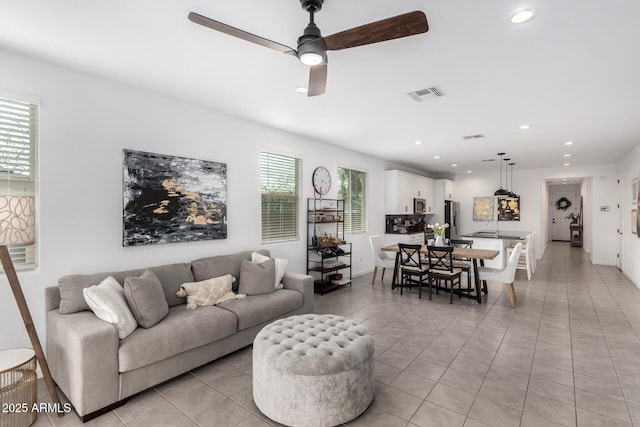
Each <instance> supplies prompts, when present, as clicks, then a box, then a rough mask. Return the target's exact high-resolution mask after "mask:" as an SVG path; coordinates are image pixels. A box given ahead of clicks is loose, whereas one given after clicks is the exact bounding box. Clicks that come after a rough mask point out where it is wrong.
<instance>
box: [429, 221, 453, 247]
mask: <svg viewBox="0 0 640 427" xmlns="http://www.w3.org/2000/svg"><path fill="white" fill-rule="evenodd" d="M427 228H428V229H431V230H433V232H434V233H435V234H436V241H435V243H434V245H435V246H443V245H444V241H443V240H442V238H443V237H444V231H445V230H446V229H447V228H449V224H447V223H446V222H445V223H444V224H442V225H440V224H439V223H437V222H436V223H435V224H427Z"/></svg>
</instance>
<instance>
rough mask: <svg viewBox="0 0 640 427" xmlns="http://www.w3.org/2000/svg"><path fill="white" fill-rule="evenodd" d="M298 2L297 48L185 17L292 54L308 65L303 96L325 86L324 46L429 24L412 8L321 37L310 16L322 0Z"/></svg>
mask: <svg viewBox="0 0 640 427" xmlns="http://www.w3.org/2000/svg"><path fill="white" fill-rule="evenodd" d="M300 4H301V5H302V8H303V9H304V10H305V11H307V12H308V13H309V24H307V26H306V28H305V29H304V32H303V34H302V35H301V36H300V37H299V38H298V41H297V49H293V48H290V47H288V46H286V45H283V44H280V43H278V42H274V41H272V40H269V39H265V38H264V37H260V36H257V35H255V34H251V33H249V32H247V31H244V30H241V29H239V28H235V27H232V26H230V25H227V24H224V23H222V22H219V21H215V20H213V19H211V18H207V17H206V16H203V15H200V14H197V13H195V12H191V13H189V20H190V21H192V22H194V23H196V24H199V25H202V26H205V27H207V28H211V29H213V30H216V31H220V32H222V33H225V34H227V35H230V36H233V37H237V38H239V39H242V40H245V41H248V42H251V43H255V44H258V45H260V46H264V47H268V48H270V49H273V50H276V51H278V52H281V53H285V54H287V55H295V56H296V57H297V58H298V59H299V60H300V62H302V63H303V64H305V65H309V66H310V69H309V86H308V91H307V96H317V95H322V94H323V93H324V92H325V90H326V85H327V51H328V50H341V49H348V48H352V47H356V46H363V45H367V44H373V43H380V42H383V41H387V40H393V39H399V38H403V37H409V36H414V35H417V34H422V33H426V32H427V31H429V24H428V23H427V17H426V15H425V14H424V12H422V11H414V12H409V13H405V14H402V15H398V16H393V17H391V18H387V19H382V20H380V21H376V22H371V23H369V24H365V25H361V26H359V27H354V28H351V29H349V30H345V31H341V32H339V33H336V34H333V35H330V36H327V37H322V33H321V31H320V28H318V26H317V25H316V24H315V22H314V16H315V13H316V12H318V11H320V10H321V9H322V5H323V4H324V0H300Z"/></svg>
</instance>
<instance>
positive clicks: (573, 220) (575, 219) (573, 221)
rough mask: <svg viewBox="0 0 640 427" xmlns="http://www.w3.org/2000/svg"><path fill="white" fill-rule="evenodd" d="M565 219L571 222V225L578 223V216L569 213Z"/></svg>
mask: <svg viewBox="0 0 640 427" xmlns="http://www.w3.org/2000/svg"><path fill="white" fill-rule="evenodd" d="M565 218H567V219H570V220H571V224H578V223H579V222H580V214H576V213H574V212H571V213H570V214H569V215H567V216H565Z"/></svg>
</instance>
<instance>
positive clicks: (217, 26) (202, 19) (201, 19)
mask: <svg viewBox="0 0 640 427" xmlns="http://www.w3.org/2000/svg"><path fill="white" fill-rule="evenodd" d="M189 20H190V21H192V22H195V23H196V24H200V25H203V26H205V27H207V28H211V29H213V30H216V31H220V32H222V33H225V34H228V35H230V36H234V37H237V38H239V39H242V40H246V41H248V42H251V43H255V44H259V45H260V46H264V47H268V48H269V49H274V50H277V51H278V52H282V53H287V54H290V55H294V56H295V54H296V51H295V49H292V48H290V47H289V46H285V45H283V44H280V43H278V42H274V41H272V40H269V39H265V38H264V37H260V36H256V35H255V34H251V33H249V32H246V31H243V30H240V29H238V28H236V27H232V26H231V25H227V24H224V23H222V22H218V21H215V20H213V19H211V18H207V17H206V16H202V15H199V14H197V13H195V12H190V13H189Z"/></svg>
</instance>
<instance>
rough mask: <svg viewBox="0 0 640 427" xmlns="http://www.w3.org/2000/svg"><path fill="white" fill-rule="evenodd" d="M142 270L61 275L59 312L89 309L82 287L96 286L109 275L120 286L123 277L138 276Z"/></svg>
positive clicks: (75, 311)
mask: <svg viewBox="0 0 640 427" xmlns="http://www.w3.org/2000/svg"><path fill="white" fill-rule="evenodd" d="M143 272H144V269H138V270H129V271H120V272H113V273H95V274H70V275H67V276H62V277H61V278H60V279H58V288H60V313H61V314H71V313H77V312H79V311H84V310H91V309H90V308H89V305H88V304H87V302H86V301H85V299H84V295H83V293H82V291H83V289H85V288H88V287H90V286H97V285H99V284H100V283H101V282H102V281H103V280H104V279H106V278H107V277H109V276H111V277H113V278H114V279H116V281H117V282H118V283H119V284H120V286H122V285H123V284H124V278H125V277H128V276H139V275H141V274H142V273H143Z"/></svg>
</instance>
